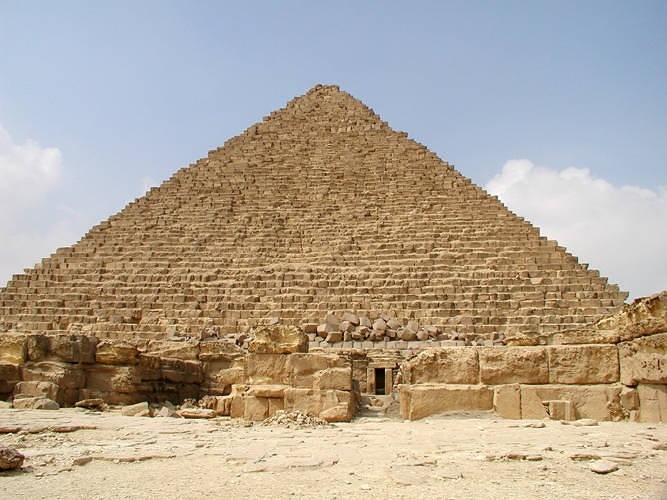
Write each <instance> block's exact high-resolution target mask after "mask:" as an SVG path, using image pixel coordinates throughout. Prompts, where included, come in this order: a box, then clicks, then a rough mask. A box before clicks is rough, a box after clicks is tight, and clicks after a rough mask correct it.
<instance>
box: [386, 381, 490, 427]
mask: <svg viewBox="0 0 667 500" xmlns="http://www.w3.org/2000/svg"><path fill="white" fill-rule="evenodd" d="M399 391H400V402H401V416H402V417H403V418H405V419H408V420H417V419H420V418H424V417H427V416H429V415H435V414H438V413H442V412H446V411H457V410H491V409H493V391H492V390H491V388H490V387H488V386H486V385H463V384H461V385H444V384H419V385H401V386H400V387H399Z"/></svg>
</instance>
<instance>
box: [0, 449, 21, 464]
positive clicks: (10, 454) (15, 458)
mask: <svg viewBox="0 0 667 500" xmlns="http://www.w3.org/2000/svg"><path fill="white" fill-rule="evenodd" d="M23 460H25V456H24V455H22V454H21V453H19V452H18V451H16V450H15V449H14V448H9V447H7V446H3V445H0V470H14V469H18V468H20V467H21V466H22V465H23Z"/></svg>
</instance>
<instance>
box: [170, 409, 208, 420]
mask: <svg viewBox="0 0 667 500" xmlns="http://www.w3.org/2000/svg"><path fill="white" fill-rule="evenodd" d="M176 414H177V415H178V416H179V417H183V418H215V417H216V416H217V415H216V413H215V410H209V409H207V408H182V409H180V410H178V411H177V412H176Z"/></svg>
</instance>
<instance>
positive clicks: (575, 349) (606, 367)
mask: <svg viewBox="0 0 667 500" xmlns="http://www.w3.org/2000/svg"><path fill="white" fill-rule="evenodd" d="M548 352H549V383H551V384H609V383H613V382H618V379H619V369H618V349H617V348H616V346H615V345H572V346H553V347H549V348H548Z"/></svg>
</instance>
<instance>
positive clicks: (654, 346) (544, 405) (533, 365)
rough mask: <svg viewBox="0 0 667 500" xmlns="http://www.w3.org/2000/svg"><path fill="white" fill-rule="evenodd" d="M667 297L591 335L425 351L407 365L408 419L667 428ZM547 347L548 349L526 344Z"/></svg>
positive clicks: (642, 304)
mask: <svg viewBox="0 0 667 500" xmlns="http://www.w3.org/2000/svg"><path fill="white" fill-rule="evenodd" d="M666 305H667V293H666V292H663V293H661V294H659V295H655V296H652V297H648V298H644V299H640V300H637V301H635V302H634V303H633V304H630V305H628V306H626V307H624V308H623V310H622V311H620V312H619V313H617V314H615V315H613V316H610V317H607V318H604V319H602V320H601V321H599V322H598V323H596V324H594V325H592V326H591V327H589V328H588V329H583V330H577V331H570V332H564V333H559V334H555V335H552V336H550V337H548V338H541V339H540V338H537V337H532V338H528V337H517V338H516V340H515V342H516V343H517V344H519V345H515V346H509V347H459V348H456V347H452V348H440V349H437V350H431V351H425V352H422V353H420V354H418V355H416V356H415V357H413V358H412V359H410V360H409V361H407V362H405V363H404V364H403V365H402V366H401V372H400V377H401V380H400V382H401V385H400V402H401V413H402V415H403V416H404V417H405V418H408V419H417V418H422V417H424V416H427V415H431V414H434V413H439V412H443V411H450V410H491V409H493V410H495V411H496V412H497V413H498V414H499V415H500V416H502V417H505V418H543V417H546V416H551V417H552V418H558V419H565V420H570V419H575V418H594V419H598V420H621V419H626V418H628V419H631V420H639V421H642V422H665V421H667V307H666ZM540 341H541V342H545V343H546V342H548V343H549V344H548V345H532V346H531V345H520V344H522V343H524V342H525V343H531V344H535V343H537V342H540Z"/></svg>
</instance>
